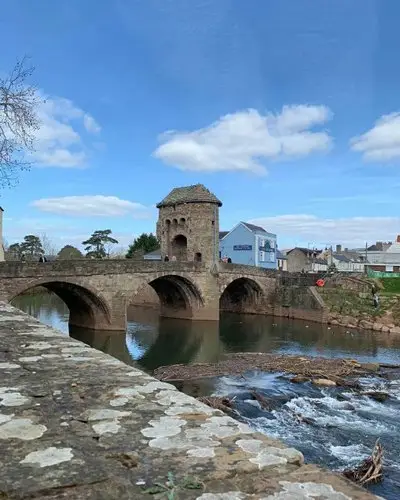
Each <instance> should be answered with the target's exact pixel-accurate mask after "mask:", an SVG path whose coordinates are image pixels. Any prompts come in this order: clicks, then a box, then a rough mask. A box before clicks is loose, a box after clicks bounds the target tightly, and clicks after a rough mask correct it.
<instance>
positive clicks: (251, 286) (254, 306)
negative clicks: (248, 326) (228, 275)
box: [219, 277, 264, 313]
mask: <svg viewBox="0 0 400 500" xmlns="http://www.w3.org/2000/svg"><path fill="white" fill-rule="evenodd" d="M221 292H222V293H221V295H220V299H219V308H220V311H227V312H237V313H257V312H259V310H260V307H262V303H263V299H264V292H263V290H262V287H261V285H260V284H259V283H258V282H257V281H255V280H254V279H252V278H247V277H241V278H235V279H233V280H232V281H230V282H229V283H228V284H227V285H225V287H223V289H222V290H221Z"/></svg>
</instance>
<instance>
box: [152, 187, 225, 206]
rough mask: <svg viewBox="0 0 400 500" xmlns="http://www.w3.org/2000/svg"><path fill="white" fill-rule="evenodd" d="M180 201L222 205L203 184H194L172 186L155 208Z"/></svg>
mask: <svg viewBox="0 0 400 500" xmlns="http://www.w3.org/2000/svg"><path fill="white" fill-rule="evenodd" d="M182 203H215V204H216V205H218V206H219V207H221V206H222V202H221V201H220V200H219V199H218V198H217V197H216V196H215V194H213V193H212V192H211V191H210V190H208V189H207V188H206V187H205V186H204V185H203V184H195V185H193V186H183V187H178V188H174V189H173V190H172V191H171V192H170V193H169V195H168V196H166V197H165V198H164V199H163V200H162V201H160V203H158V204H157V208H162V207H170V206H173V205H179V204H182Z"/></svg>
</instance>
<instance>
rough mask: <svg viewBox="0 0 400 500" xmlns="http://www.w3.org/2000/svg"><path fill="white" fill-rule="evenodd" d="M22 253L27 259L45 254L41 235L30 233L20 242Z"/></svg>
mask: <svg viewBox="0 0 400 500" xmlns="http://www.w3.org/2000/svg"><path fill="white" fill-rule="evenodd" d="M20 249H21V254H22V256H23V257H24V258H25V259H28V260H34V259H35V258H38V257H39V256H40V255H43V254H44V250H43V247H42V242H41V241H40V238H39V236H35V235H34V234H28V235H27V236H25V237H24V241H23V242H22V243H21V244H20Z"/></svg>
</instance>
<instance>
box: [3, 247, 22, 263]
mask: <svg viewBox="0 0 400 500" xmlns="http://www.w3.org/2000/svg"><path fill="white" fill-rule="evenodd" d="M21 257H22V250H21V245H20V244H19V243H13V244H12V245H10V246H9V247H8V249H7V251H6V252H5V258H6V260H21Z"/></svg>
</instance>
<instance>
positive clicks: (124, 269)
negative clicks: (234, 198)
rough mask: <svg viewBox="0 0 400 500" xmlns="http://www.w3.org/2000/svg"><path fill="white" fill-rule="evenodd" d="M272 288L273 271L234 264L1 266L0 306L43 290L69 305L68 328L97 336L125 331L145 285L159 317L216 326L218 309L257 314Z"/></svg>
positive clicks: (89, 262)
mask: <svg viewBox="0 0 400 500" xmlns="http://www.w3.org/2000/svg"><path fill="white" fill-rule="evenodd" d="M275 283H276V273H275V272H274V271H266V270H263V269H260V268H255V267H252V266H239V265H232V264H230V265H229V264H228V265H224V264H221V265H219V266H218V268H216V269H215V270H214V272H212V271H211V270H210V268H209V267H207V266H206V265H205V264H202V263H195V262H151V261H132V260H127V259H125V260H75V261H54V262H46V263H36V262H24V263H22V262H4V263H1V265H0V300H4V301H7V302H10V301H11V300H12V299H13V298H14V297H16V296H17V295H19V294H21V293H23V292H26V291H27V290H29V289H32V288H35V287H37V286H43V287H46V288H47V289H48V290H50V291H52V292H54V293H55V294H57V295H58V296H59V297H60V298H61V299H62V300H63V301H64V302H65V303H66V304H67V306H68V308H69V310H70V324H71V325H73V326H79V327H84V328H91V329H96V330H124V329H125V326H126V308H127V305H128V304H129V303H131V302H132V301H133V299H134V297H135V295H136V294H138V293H140V289H141V288H143V285H145V284H148V285H150V286H151V287H152V288H153V289H154V290H155V291H156V293H157V295H158V297H159V299H160V305H161V315H162V316H166V317H172V318H186V319H195V320H218V318H219V311H220V307H221V308H222V309H224V310H234V311H247V312H257V311H259V312H261V308H262V307H264V305H265V303H266V301H267V300H268V296H269V295H270V294H271V293H272V292H273V290H274V288H275Z"/></svg>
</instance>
